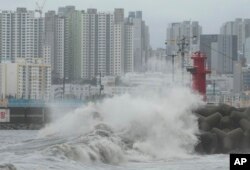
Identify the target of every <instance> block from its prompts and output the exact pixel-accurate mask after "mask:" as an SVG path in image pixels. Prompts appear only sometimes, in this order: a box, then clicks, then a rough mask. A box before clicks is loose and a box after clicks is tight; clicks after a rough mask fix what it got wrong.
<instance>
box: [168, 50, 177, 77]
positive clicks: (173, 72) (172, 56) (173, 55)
mask: <svg viewBox="0 0 250 170" xmlns="http://www.w3.org/2000/svg"><path fill="white" fill-rule="evenodd" d="M168 56H170V57H171V58H172V81H173V82H174V79H175V76H174V74H175V69H174V66H175V65H174V58H175V57H176V56H177V55H176V54H172V55H168Z"/></svg>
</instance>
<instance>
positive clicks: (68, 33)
mask: <svg viewBox="0 0 250 170" xmlns="http://www.w3.org/2000/svg"><path fill="white" fill-rule="evenodd" d="M74 12H75V7H74V6H66V7H60V8H59V9H58V16H59V17H63V18H64V79H67V80H71V79H72V72H73V71H72V66H73V63H72V62H73V59H72V46H73V43H72V33H73V30H72V27H73V24H72V23H73V22H74V20H73V18H72V13H74Z"/></svg>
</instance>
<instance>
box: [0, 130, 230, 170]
mask: <svg viewBox="0 0 250 170" xmlns="http://www.w3.org/2000/svg"><path fill="white" fill-rule="evenodd" d="M37 134H38V131H28V130H27V131H22V130H21V131H18V130H10V131H8V130H1V131H0V143H1V149H0V158H1V159H0V165H3V164H6V163H9V164H13V165H14V166H15V167H16V168H17V169H18V170H19V169H20V170H46V169H58V170H59V169H65V170H83V169H88V170H139V169H141V170H168V169H169V170H216V169H218V170H228V169H229V156H228V155H207V156H205V155H197V154H192V155H189V156H188V157H186V158H172V159H168V160H150V159H147V158H145V157H144V158H143V156H141V160H130V161H126V162H120V163H119V164H108V163H103V162H89V161H84V160H79V159H70V158H66V157H65V153H64V152H62V151H61V152H60V151H57V150H56V149H55V150H54V151H53V149H52V148H53V146H58V145H63V144H65V143H67V142H66V140H65V139H62V138H61V139H59V138H55V139H53V138H47V139H42V140H41V139H37ZM68 142H69V141H68ZM51 147H52V148H51ZM49 148H50V149H49ZM51 151H52V152H54V154H51V153H50V152H51ZM56 152H57V153H56ZM69 155H70V154H69ZM114 156H115V155H114ZM69 157H70V156H69Z"/></svg>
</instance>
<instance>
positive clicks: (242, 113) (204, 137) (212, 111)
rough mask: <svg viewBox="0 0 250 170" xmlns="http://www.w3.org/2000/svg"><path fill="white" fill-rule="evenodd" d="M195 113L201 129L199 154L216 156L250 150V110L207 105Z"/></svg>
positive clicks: (197, 147)
mask: <svg viewBox="0 0 250 170" xmlns="http://www.w3.org/2000/svg"><path fill="white" fill-rule="evenodd" d="M194 112H195V114H196V115H197V117H198V123H199V129H200V134H199V143H198V144H197V146H196V151H197V152H200V153H206V154H216V153H229V152H234V151H235V152H247V151H248V150H249V149H250V108H240V109H237V108H234V107H231V106H228V105H225V104H222V105H219V106H209V105H207V106H205V107H203V108H200V109H198V110H196V111H194Z"/></svg>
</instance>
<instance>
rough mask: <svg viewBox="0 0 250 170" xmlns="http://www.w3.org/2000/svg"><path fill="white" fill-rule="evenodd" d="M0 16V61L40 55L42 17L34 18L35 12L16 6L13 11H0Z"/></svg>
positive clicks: (42, 27)
mask: <svg viewBox="0 0 250 170" xmlns="http://www.w3.org/2000/svg"><path fill="white" fill-rule="evenodd" d="M0 16H1V19H0V20H1V25H0V30H1V40H0V41H1V43H0V45H1V46H0V48H1V50H0V51H1V55H0V56H1V60H2V61H11V62H15V61H16V59H17V58H25V59H27V60H32V58H40V57H42V44H43V33H44V20H43V18H36V17H35V12H34V11H28V10H27V9H26V8H17V10H16V11H14V12H13V11H2V13H1V15H0Z"/></svg>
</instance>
